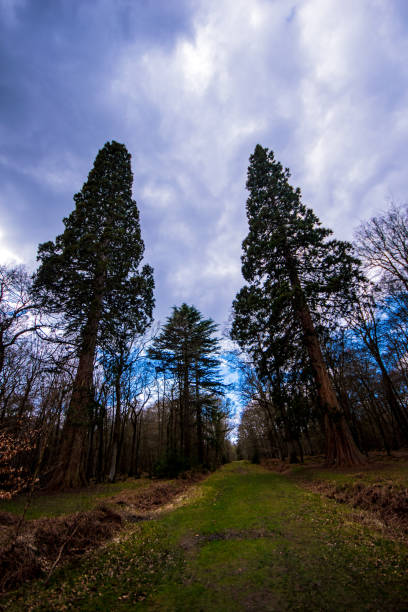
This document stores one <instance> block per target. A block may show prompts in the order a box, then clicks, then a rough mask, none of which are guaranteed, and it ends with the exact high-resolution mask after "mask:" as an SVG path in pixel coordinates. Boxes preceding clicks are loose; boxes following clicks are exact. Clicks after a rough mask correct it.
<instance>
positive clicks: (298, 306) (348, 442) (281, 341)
mask: <svg viewBox="0 0 408 612" xmlns="http://www.w3.org/2000/svg"><path fill="white" fill-rule="evenodd" d="M289 177H290V173H289V170H288V169H287V168H286V169H283V168H282V165H281V164H280V163H279V162H278V161H276V160H275V158H274V155H273V152H272V151H268V149H267V148H263V147H261V146H260V145H257V146H256V148H255V151H254V154H253V155H251V157H250V165H249V168H248V180H247V189H248V191H249V194H250V195H249V198H248V200H247V207H246V209H247V217H248V223H249V233H248V236H247V237H246V238H245V240H244V242H243V256H242V264H243V265H242V273H243V276H244V278H245V280H246V281H247V283H248V285H247V286H245V287H243V288H242V289H241V291H240V292H239V293H238V295H237V297H236V299H235V301H234V304H233V310H234V321H233V326H232V337H233V338H234V339H236V340H237V341H238V342H239V344H240V345H241V347H242V348H247V349H248V348H249V350H250V351H251V352H252V353H254V352H256V351H258V352H259V353H260V354H261V355H262V356H263V360H264V365H265V363H267V360H265V358H264V355H265V353H266V354H267V353H268V351H269V352H270V353H271V355H272V356H274V360H275V362H276V356H277V355H280V359H281V360H282V355H283V356H285V355H286V356H287V357H288V356H289V355H291V354H292V353H293V346H292V347H291V346H290V345H288V344H287V341H288V339H289V338H292V341H295V340H296V338H299V339H300V341H301V344H302V347H303V349H304V350H305V351H306V352H307V355H308V358H309V363H310V368H311V372H312V374H313V378H314V380H315V384H316V389H317V395H318V399H319V404H320V409H321V410H322V412H323V414H324V421H325V429H326V441H327V458H328V461H329V463H330V464H336V465H343V464H347V465H354V464H358V463H363V462H364V461H365V460H364V458H363V456H362V455H361V453H360V452H359V450H358V449H357V447H356V446H355V444H354V441H353V439H352V436H351V434H350V431H349V428H348V426H347V423H346V421H345V418H344V415H343V413H342V410H341V407H340V405H339V402H338V399H337V397H336V394H335V392H334V389H333V387H332V384H331V381H330V379H329V376H328V372H327V368H326V365H325V362H324V359H323V355H322V350H321V344H320V338H319V331H320V330H322V329H323V327H324V326H326V327H327V325H328V324H329V323H331V322H332V321H333V319H335V317H336V316H339V315H341V314H344V313H345V311H346V310H347V308H348V307H349V306H350V304H351V302H352V298H353V296H354V292H355V287H356V284H357V282H358V281H359V279H360V272H359V262H358V260H356V259H355V258H353V256H352V254H351V245H350V244H349V243H347V242H343V241H338V240H332V239H331V240H329V239H328V237H329V236H330V234H331V233H332V232H331V230H328V229H326V228H323V227H321V225H320V222H319V220H318V219H317V217H316V215H315V214H314V213H313V211H312V210H311V209H310V208H307V207H306V206H304V204H302V202H301V194H300V190H299V189H293V187H292V186H291V185H290V184H289ZM265 313H267V314H266V316H265ZM261 318H262V319H263V320H264V321H266V323H267V324H264V325H262V326H261V328H260V329H258V330H256V331H255V332H254V334H252V337H251V334H250V333H249V330H250V329H254V322H256V321H257V320H258V321H259V319H261ZM268 343H270V346H269V347H268V346H267V345H268ZM285 343H286V345H287V347H288V348H285ZM255 347H256V348H255ZM278 349H279V350H278ZM283 360H285V358H284V357H283ZM258 363H259V360H258Z"/></svg>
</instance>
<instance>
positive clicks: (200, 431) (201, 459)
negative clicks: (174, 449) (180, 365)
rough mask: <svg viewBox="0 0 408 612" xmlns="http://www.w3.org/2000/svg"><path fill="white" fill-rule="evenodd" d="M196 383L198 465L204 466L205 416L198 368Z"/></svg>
mask: <svg viewBox="0 0 408 612" xmlns="http://www.w3.org/2000/svg"><path fill="white" fill-rule="evenodd" d="M195 378H196V381H195V395H196V397H195V400H196V422H197V450H198V463H199V465H203V463H204V439H203V415H202V407H201V402H200V388H199V375H198V369H197V368H196V377H195Z"/></svg>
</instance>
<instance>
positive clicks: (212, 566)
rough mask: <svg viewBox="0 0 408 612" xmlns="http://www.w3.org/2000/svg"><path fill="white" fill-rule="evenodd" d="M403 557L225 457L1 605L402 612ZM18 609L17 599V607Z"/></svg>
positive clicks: (406, 599)
mask: <svg viewBox="0 0 408 612" xmlns="http://www.w3.org/2000/svg"><path fill="white" fill-rule="evenodd" d="M407 569H408V551H407V547H406V546H405V545H403V544H402V543H398V542H394V541H391V540H388V539H386V538H384V537H383V536H381V535H380V534H379V533H378V532H375V531H374V530H373V529H372V528H369V527H366V526H363V525H362V524H360V523H358V522H356V521H355V520H354V519H353V511H352V509H351V508H349V507H347V506H345V505H339V504H336V503H335V502H333V501H331V500H328V499H326V498H324V497H321V496H319V495H316V494H313V493H310V492H307V491H305V490H303V489H301V488H300V487H299V486H298V485H297V484H296V483H294V482H293V481H291V480H290V479H288V478H287V477H285V476H284V475H280V474H275V473H272V472H268V471H266V470H265V469H264V468H262V467H260V466H253V465H250V464H248V463H245V462H235V463H233V464H230V465H227V466H225V467H224V468H223V469H221V470H220V471H218V472H216V473H215V474H213V475H212V476H210V477H209V478H208V479H207V480H206V481H204V482H203V483H201V484H200V485H198V486H197V487H196V488H195V489H194V491H193V492H192V493H191V494H190V499H188V500H187V502H186V503H185V504H184V505H182V506H181V507H179V508H176V509H174V510H171V511H169V512H167V513H165V514H163V515H162V516H161V517H160V518H158V519H156V520H154V521H146V522H141V523H137V524H134V525H130V526H129V527H128V528H127V529H126V530H125V531H124V532H123V533H122V534H121V536H120V538H119V539H118V541H116V542H112V543H110V544H109V545H107V546H106V547H104V548H103V549H102V550H100V551H98V552H97V553H93V554H92V555H90V556H89V557H88V558H87V559H86V560H84V561H83V562H82V563H81V565H80V566H79V567H76V568H66V569H63V570H60V571H59V572H58V573H56V574H55V576H54V578H53V579H52V581H51V583H50V584H49V585H48V586H45V585H43V584H41V583H37V584H33V585H31V586H30V587H28V588H27V589H26V591H23V592H22V591H20V592H19V593H17V594H15V595H14V596H13V597H12V599H11V600H10V601H9V602H6V601H5V602H4V604H6V605H7V609H9V610H21V609H24V610H30V609H32V610H64V609H65V610H68V609H71V610H81V611H82V610H101V611H102V610H110V611H115V610H135V609H137V610H139V609H140V610H160V611H162V610H180V611H181V610H190V611H200V610H202V611H205V612H207V611H208V610H219V611H229V610H231V611H232V610H234V611H237V610H257V611H259V610H277V611H281V610H310V611H312V610H325V611H326V610H327V611H330V612H331V611H340V610H356V611H357V610H358V611H362V610H373V611H377V610H380V611H381V612H384V611H388V610H389V611H392V612H397V611H403V610H408V578H407ZM23 602H24V603H23Z"/></svg>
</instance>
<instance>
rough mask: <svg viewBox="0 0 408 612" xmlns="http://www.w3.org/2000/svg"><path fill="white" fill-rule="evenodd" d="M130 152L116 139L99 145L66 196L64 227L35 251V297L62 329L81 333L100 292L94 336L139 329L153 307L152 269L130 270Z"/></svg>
mask: <svg viewBox="0 0 408 612" xmlns="http://www.w3.org/2000/svg"><path fill="white" fill-rule="evenodd" d="M130 158H131V156H130V154H129V153H128V151H127V149H126V147H125V146H124V145H122V144H119V143H117V142H115V141H113V142H112V143H106V145H105V146H104V147H103V149H101V150H100V151H99V153H98V155H97V157H96V160H95V164H94V167H93V169H92V170H91V172H90V173H89V176H88V180H87V182H86V183H85V184H84V186H83V188H82V190H81V191H80V192H79V193H77V194H76V195H75V196H74V200H75V209H74V210H73V211H72V213H71V214H70V215H69V217H67V218H65V219H64V225H65V230H64V232H63V233H62V234H60V235H59V236H57V238H56V240H55V242H51V241H50V242H46V243H43V244H41V245H40V246H39V249H38V259H39V261H40V267H39V269H38V272H37V274H36V277H35V284H34V287H35V294H36V297H37V298H41V300H42V304H43V306H44V307H45V308H46V309H47V310H48V311H53V312H56V313H59V314H60V313H63V314H64V317H65V321H66V329H67V332H70V333H74V334H78V332H79V333H80V332H82V330H83V328H84V324H85V323H86V321H87V319H88V317H89V314H90V309H91V307H92V305H93V304H94V300H95V296H96V295H97V294H99V293H101V294H102V304H101V311H100V323H99V329H98V336H99V341H101V340H102V339H107V338H108V337H111V338H112V337H116V335H117V333H118V331H120V330H122V333H125V334H126V332H127V331H128V330H131V331H132V332H133V331H134V330H137V332H139V333H142V332H143V331H144V330H145V328H146V326H147V325H148V324H149V323H150V321H151V316H152V310H153V306H154V300H153V288H154V282H153V271H152V268H151V267H150V266H147V265H146V266H144V267H143V268H142V270H141V271H139V270H138V267H139V264H140V262H141V260H142V258H143V251H144V244H143V240H142V238H141V233H140V224H139V211H138V208H137V205H136V202H135V201H134V200H133V199H132V181H133V175H132V171H131V167H130Z"/></svg>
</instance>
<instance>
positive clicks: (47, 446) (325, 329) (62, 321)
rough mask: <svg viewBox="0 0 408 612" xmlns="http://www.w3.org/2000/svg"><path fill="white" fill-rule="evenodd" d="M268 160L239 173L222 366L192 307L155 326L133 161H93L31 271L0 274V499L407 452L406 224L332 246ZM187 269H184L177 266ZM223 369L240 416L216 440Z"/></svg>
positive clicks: (391, 217)
mask: <svg viewBox="0 0 408 612" xmlns="http://www.w3.org/2000/svg"><path fill="white" fill-rule="evenodd" d="M289 179H290V172H289V170H288V169H287V168H283V167H282V165H281V164H280V162H279V161H277V160H276V159H275V157H274V154H273V152H272V151H270V150H269V149H267V148H263V147H262V146H260V145H257V146H256V148H255V150H254V153H253V154H252V155H251V156H250V160H249V167H248V178H247V185H246V186H247V190H248V193H249V197H248V200H247V204H246V211H247V218H248V227H249V230H248V235H247V237H246V238H245V240H244V242H243V245H242V253H243V254H242V275H243V279H244V281H245V284H244V285H243V287H242V289H241V290H240V291H239V292H238V294H237V295H236V297H235V299H234V301H233V304H232V310H231V317H230V327H229V330H228V331H227V335H228V339H229V344H228V346H229V347H230V346H231V341H233V343H234V344H233V345H234V347H235V348H234V349H232V350H231V348H228V349H225V348H223V346H225V343H224V339H223V338H222V337H221V336H220V333H219V329H218V326H217V324H216V323H215V322H214V321H213V320H211V319H210V318H206V316H205V314H202V313H201V312H199V311H198V310H197V308H196V307H195V306H194V305H188V304H185V303H183V304H181V305H179V306H174V307H173V308H172V311H171V313H170V315H169V316H168V318H167V321H166V322H165V323H164V324H163V325H162V326H161V327H159V326H158V325H157V324H156V323H155V322H154V320H153V310H154V288H155V285H154V271H153V269H152V268H151V267H150V266H149V265H148V264H146V263H143V255H144V243H143V239H142V236H141V229H140V220H139V210H138V208H137V204H136V202H135V200H134V199H133V198H132V183H133V175H132V170H131V156H130V154H129V153H128V151H127V149H126V147H125V145H123V144H119V143H117V142H115V141H112V142H108V143H106V144H105V146H104V147H103V148H102V149H101V150H100V151H99V153H98V155H97V157H96V159H95V163H94V166H93V168H92V170H91V171H90V173H89V176H88V179H87V181H86V182H85V184H84V185H83V187H82V190H81V191H80V192H79V193H77V194H76V195H75V196H74V203H75V207H74V209H73V211H72V212H71V213H70V215H69V216H68V217H67V218H65V219H64V220H63V222H64V226H65V229H64V232H63V233H62V234H61V235H58V236H56V238H55V239H54V240H50V241H49V242H45V243H43V244H40V245H39V247H38V257H37V259H38V262H39V265H38V269H37V270H36V272H35V273H34V275H30V274H29V273H28V272H27V270H26V269H25V268H24V267H23V266H17V267H9V266H2V267H1V269H0V496H1V498H3V499H9V498H12V497H13V496H15V495H17V494H18V493H21V492H23V491H27V490H30V489H32V488H46V489H47V490H66V489H70V488H78V487H82V486H86V485H87V484H89V483H91V482H94V483H98V482H107V481H109V482H114V481H115V480H116V479H118V478H120V479H123V478H125V477H129V476H135V477H138V476H140V475H143V474H148V475H149V476H155V477H160V476H162V477H163V476H167V477H169V476H170V477H173V476H176V475H178V474H180V473H183V472H186V471H188V470H198V471H200V470H201V471H202V470H214V469H215V468H217V467H218V466H220V465H222V464H224V463H227V462H228V461H231V460H232V459H235V458H238V459H250V460H251V461H253V462H254V463H258V462H260V461H262V460H264V459H274V458H278V459H280V460H281V461H288V462H290V463H298V462H303V460H304V457H305V456H310V455H324V456H325V458H326V463H327V465H330V466H358V465H364V464H365V463H366V462H367V457H368V453H369V452H370V451H374V450H383V451H385V452H386V453H387V454H390V453H392V452H393V451H395V450H397V449H400V448H402V447H405V446H407V444H408V409H407V400H406V398H407V391H408V377H407V348H408V327H407V320H408V209H407V207H405V206H397V205H395V204H392V205H391V206H390V207H389V208H388V209H387V210H385V211H384V212H383V213H381V214H379V215H377V216H376V217H373V218H372V219H369V220H366V221H364V222H363V223H361V225H360V226H359V227H358V228H357V230H356V233H355V240H354V243H353V244H351V243H348V242H345V241H341V240H337V239H335V238H333V237H332V232H331V230H330V229H327V228H324V227H323V226H322V225H321V223H320V221H319V219H318V218H317V217H316V215H315V213H314V212H313V210H312V209H311V208H308V207H306V206H305V205H304V204H303V203H302V200H301V192H300V189H298V188H294V187H293V186H292V185H291V184H290V182H289ZM186 265H188V262H186ZM226 351H227V352H228V351H229V359H228V363H230V364H234V366H230V367H234V368H235V369H236V372H237V380H238V382H237V383H236V385H235V390H234V391H235V393H236V394H237V395H238V396H239V397H240V402H241V404H242V415H241V420H240V424H239V426H238V431H237V432H234V430H233V427H232V423H231V419H230V417H231V414H230V413H231V400H230V399H229V395H228V394H229V391H230V385H226V384H225V383H224V381H223V379H222V367H221V365H222V359H223V358H225V356H226Z"/></svg>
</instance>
